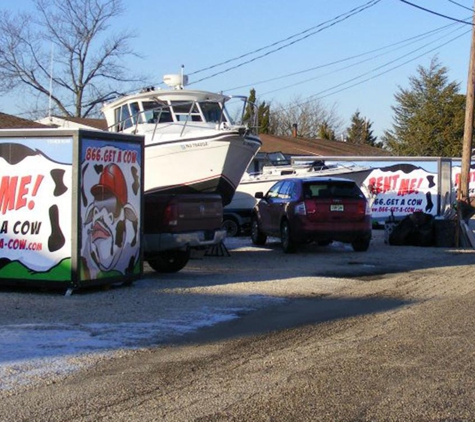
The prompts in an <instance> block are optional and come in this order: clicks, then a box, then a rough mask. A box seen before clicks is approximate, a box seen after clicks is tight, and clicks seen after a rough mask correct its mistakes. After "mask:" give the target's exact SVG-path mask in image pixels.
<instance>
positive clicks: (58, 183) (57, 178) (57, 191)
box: [50, 169, 68, 196]
mask: <svg viewBox="0 0 475 422" xmlns="http://www.w3.org/2000/svg"><path fill="white" fill-rule="evenodd" d="M64 173H65V171H64V170H62V169H53V170H51V172H50V174H51V178H52V179H53V182H54V184H55V187H54V192H53V195H54V196H61V195H62V194H63V193H64V192H66V191H67V190H68V188H67V186H66V185H65V184H64V181H63V177H64Z"/></svg>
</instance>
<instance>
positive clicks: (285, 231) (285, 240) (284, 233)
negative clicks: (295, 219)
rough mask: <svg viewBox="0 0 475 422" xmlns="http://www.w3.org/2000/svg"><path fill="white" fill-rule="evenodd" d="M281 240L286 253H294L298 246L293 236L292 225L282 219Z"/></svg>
mask: <svg viewBox="0 0 475 422" xmlns="http://www.w3.org/2000/svg"><path fill="white" fill-rule="evenodd" d="M280 240H281V242H282V249H283V250H284V253H293V252H295V251H296V249H297V248H296V245H295V242H294V241H293V240H292V238H291V233H290V226H289V222H288V221H287V220H284V221H282V225H281V226H280Z"/></svg>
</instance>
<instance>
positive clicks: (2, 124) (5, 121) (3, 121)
mask: <svg viewBox="0 0 475 422" xmlns="http://www.w3.org/2000/svg"><path fill="white" fill-rule="evenodd" d="M47 127H48V126H45V125H42V124H41V123H37V122H34V121H33V120H28V119H23V118H21V117H16V116H12V115H11V114H5V113H2V112H0V129H30V128H47Z"/></svg>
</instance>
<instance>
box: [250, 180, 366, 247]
mask: <svg viewBox="0 0 475 422" xmlns="http://www.w3.org/2000/svg"><path fill="white" fill-rule="evenodd" d="M255 197H256V198H260V201H259V202H258V203H257V205H256V206H255V207H254V210H253V213H252V223H251V239H252V242H253V243H254V244H255V245H264V244H265V243H266V240H267V236H274V237H280V238H281V240H282V248H283V250H284V252H285V253H291V252H295V250H296V247H297V245H299V244H303V243H308V242H318V244H320V245H328V244H330V243H331V242H333V241H338V242H345V243H351V245H352V247H353V249H354V250H355V251H366V250H367V249H368V247H369V244H370V241H371V211H370V207H369V204H368V201H367V200H366V197H365V196H364V194H363V192H361V189H360V188H359V187H358V186H357V185H356V183H355V182H354V181H353V180H349V179H340V178H327V177H296V178H292V179H286V180H281V181H280V182H277V183H276V184H275V185H273V186H272V187H271V188H270V190H269V192H267V193H266V194H265V195H264V194H263V192H257V193H256V194H255Z"/></svg>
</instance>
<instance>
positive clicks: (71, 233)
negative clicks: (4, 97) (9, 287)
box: [0, 129, 144, 292]
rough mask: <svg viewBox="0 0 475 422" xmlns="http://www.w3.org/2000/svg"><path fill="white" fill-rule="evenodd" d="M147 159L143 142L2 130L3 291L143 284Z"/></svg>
mask: <svg viewBox="0 0 475 422" xmlns="http://www.w3.org/2000/svg"><path fill="white" fill-rule="evenodd" d="M143 156H144V146H143V137H141V136H134V135H123V134H118V133H109V132H101V131H97V132H96V131H85V130H81V129H77V130H72V129H71V130H63V129H22V130H0V284H17V285H18V284H27V285H39V286H42V287H46V288H52V289H53V288H54V289H57V288H59V289H63V288H64V289H65V291H66V292H71V291H72V290H73V289H76V288H80V287H90V286H94V285H100V284H106V285H109V284H118V283H130V282H132V281H133V280H135V279H137V278H139V277H141V276H142V274H143V262H142V261H143V260H142V255H143V253H142V231H143V228H142V220H143Z"/></svg>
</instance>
